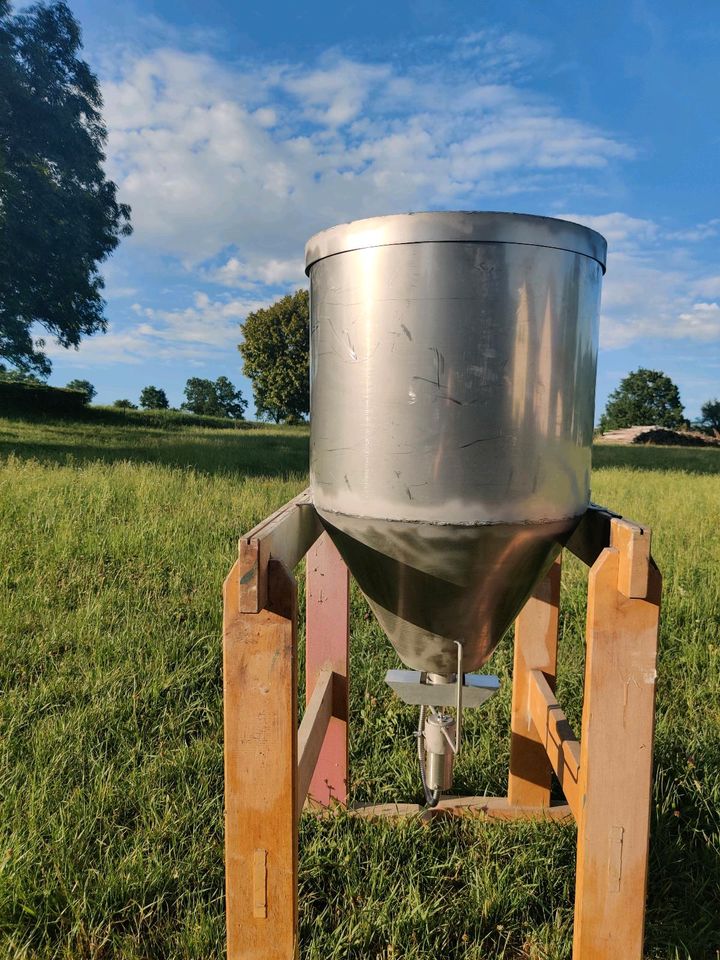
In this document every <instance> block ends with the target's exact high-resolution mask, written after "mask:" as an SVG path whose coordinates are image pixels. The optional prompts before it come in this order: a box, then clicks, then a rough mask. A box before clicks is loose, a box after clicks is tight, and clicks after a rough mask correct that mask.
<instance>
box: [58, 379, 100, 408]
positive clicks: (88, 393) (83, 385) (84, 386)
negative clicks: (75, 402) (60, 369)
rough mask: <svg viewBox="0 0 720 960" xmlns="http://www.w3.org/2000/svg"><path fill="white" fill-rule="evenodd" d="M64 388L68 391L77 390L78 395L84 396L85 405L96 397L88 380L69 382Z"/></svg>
mask: <svg viewBox="0 0 720 960" xmlns="http://www.w3.org/2000/svg"><path fill="white" fill-rule="evenodd" d="M65 386H66V388H67V389H68V390H77V392H78V393H83V394H85V397H86V400H85V403H90V402H91V401H92V399H93V398H94V397H96V396H97V390H96V389H95V387H94V386H93V385H92V384H91V383H90V381H89V380H71V381H70V383H67V384H65Z"/></svg>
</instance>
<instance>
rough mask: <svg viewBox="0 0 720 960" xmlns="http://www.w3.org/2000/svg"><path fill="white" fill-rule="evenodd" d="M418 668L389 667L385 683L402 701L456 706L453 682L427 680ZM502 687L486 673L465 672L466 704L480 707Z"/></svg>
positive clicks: (426, 704)
mask: <svg viewBox="0 0 720 960" xmlns="http://www.w3.org/2000/svg"><path fill="white" fill-rule="evenodd" d="M422 677H423V674H422V673H420V672H419V671H418V670H388V672H387V673H386V674H385V682H386V683H387V685H388V686H389V687H390V688H391V689H392V691H393V693H395V694H397V696H398V697H400V699H401V700H402V701H403V703H409V704H413V705H415V706H426V707H431V706H432V707H454V706H455V702H456V693H457V691H456V689H455V687H456V685H455V684H454V683H425V682H423V680H422ZM499 689H500V680H499V679H498V678H497V677H495V676H492V675H491V674H486V673H466V674H464V676H463V685H462V705H463V707H479V706H480V705H481V704H483V703H485V701H486V700H488V699H489V698H490V697H492V696H493V694H495V693H497V692H498V690H499Z"/></svg>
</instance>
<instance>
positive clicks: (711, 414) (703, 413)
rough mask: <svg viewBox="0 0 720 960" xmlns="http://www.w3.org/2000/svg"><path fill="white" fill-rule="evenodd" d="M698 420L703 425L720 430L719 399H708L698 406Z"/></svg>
mask: <svg viewBox="0 0 720 960" xmlns="http://www.w3.org/2000/svg"><path fill="white" fill-rule="evenodd" d="M700 422H701V423H702V425H703V426H704V427H709V428H710V429H711V430H717V431H720V400H718V399H717V397H716V398H715V399H714V400H708V402H707V403H704V404H703V405H702V407H700Z"/></svg>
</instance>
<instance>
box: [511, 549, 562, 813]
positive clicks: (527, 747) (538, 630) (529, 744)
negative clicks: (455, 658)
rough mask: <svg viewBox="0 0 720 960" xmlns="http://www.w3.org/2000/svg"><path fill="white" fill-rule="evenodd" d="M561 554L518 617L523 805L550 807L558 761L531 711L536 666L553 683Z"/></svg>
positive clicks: (516, 734)
mask: <svg viewBox="0 0 720 960" xmlns="http://www.w3.org/2000/svg"><path fill="white" fill-rule="evenodd" d="M560 574H561V557H558V558H557V560H556V561H555V563H554V564H553V565H552V567H551V568H550V571H549V573H548V575H547V576H546V577H545V579H544V580H543V581H542V582H541V583H540V584H538V586H537V587H536V589H535V592H534V593H533V595H532V596H531V597H530V599H529V600H528V602H527V603H526V604H525V606H524V607H523V609H522V610H521V612H520V615H519V616H518V618H517V620H516V621H515V653H514V666H513V690H512V708H511V720H510V724H511V731H512V739H511V744H510V776H509V779H508V800H509V802H510V804H511V805H514V806H518V807H549V806H550V783H551V776H552V766H551V764H550V761H549V760H548V757H547V754H546V752H545V745H544V743H543V741H542V738H541V736H540V734H539V733H538V731H537V730H536V728H535V726H534V724H533V722H532V718H531V715H530V671H531V670H533V669H537V670H542V672H543V673H544V674H545V676H546V677H547V678H548V683H549V684H550V685H551V686H553V685H554V682H555V670H556V666H557V637H558V617H559V613H558V608H559V605H560Z"/></svg>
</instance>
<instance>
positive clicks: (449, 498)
mask: <svg viewBox="0 0 720 960" xmlns="http://www.w3.org/2000/svg"><path fill="white" fill-rule="evenodd" d="M447 216H448V215H446V214H425V215H423V217H424V219H423V222H422V224H421V227H422V236H424V237H431V236H432V218H433V217H436V218H438V229H437V236H438V237H440V238H447V237H448V235H450V234H449V226H448V220H447ZM504 216H505V217H507V218H509V219H510V220H511V223H510V226H511V227H512V231H511V234H508V230H509V227H508V228H505V232H504V233H503V226H502V217H503V215H499V214H492V215H486V214H453V215H452V217H453V218H455V220H457V218H464V219H465V220H466V221H469V225H466V227H465V230H466V234H467V235H469V236H472V237H473V239H472V240H471V241H469V242H468V241H465V240H448V239H440V240H433V239H427V240H423V241H408V240H407V237H408V236H412V233H408V231H409V230H410V228H411V226H412V224H411V225H410V226H408V222H407V221H408V220H410V219H412V218H408V217H389V218H386V219H387V221H388V223H387V224H386V226H385V227H384V228H383V230H382V231H381V232H378V230H379V228H378V226H377V224H378V222H379V221H381V220H383V219H384V218H376V219H375V220H373V221H361V222H359V223H360V225H362V223H370V224H373V225H374V226H373V230H374V231H375V233H374V234H373V232H372V231H371V230H365V232H364V233H363V231H362V230H361V229H360V228H359V226H358V224H350V225H345V226H343V227H342V228H334V229H333V230H330V231H327V232H326V233H327V234H328V235H332V236H330V237H329V238H328V237H325V238H324V239H323V235H320V239H318V238H313V239H312V240H311V241H310V242H309V244H308V248H307V258H308V263H309V274H310V282H311V358H312V359H311V408H312V412H311V463H310V483H311V489H312V494H313V502H314V503H315V506H316V507H317V508H318V510H319V512H320V513H321V516H322V517H323V519H324V521H325V522H326V525H327V526H328V529H329V530H330V532H331V534H332V535H333V538H334V539H335V540H336V543H337V544H338V547H339V548H340V550H341V552H342V553H343V555H344V556H345V559H346V561H347V562H348V563H349V565H350V568H351V570H352V571H353V573H354V575H355V576H356V579H357V580H358V582H359V583H360V586H361V587H362V589H363V590H364V591H365V593H366V595H367V596H368V598H369V599H370V602H371V604H372V605H373V607H374V608H375V611H376V613H377V615H378V618H379V619H380V622H381V623H382V625H383V627H384V628H385V629H386V631H387V632H388V635H389V636H390V639H391V640H392V641H393V643H394V644H395V646H396V648H397V650H398V653H399V654H400V656H401V658H402V659H403V660H404V662H405V663H407V664H408V666H410V667H413V668H414V669H419V670H432V671H435V672H450V669H451V666H452V660H453V657H454V652H453V650H454V647H453V641H454V640H455V639H460V640H461V641H462V642H463V643H464V645H465V651H466V659H465V669H466V670H472V669H475V668H476V667H477V666H478V665H479V664H480V663H482V662H483V661H484V660H485V659H487V657H488V656H489V654H490V652H491V651H492V648H493V647H494V646H495V644H496V643H497V641H498V640H499V638H500V636H501V635H502V633H503V632H504V630H505V629H506V628H507V626H508V625H509V623H510V622H511V621H512V619H513V617H514V616H515V614H516V613H517V610H518V609H519V607H520V606H521V605H522V602H523V601H524V599H525V598H526V596H527V595H528V593H529V592H530V590H531V589H532V587H533V585H534V583H535V582H536V581H537V579H538V578H539V576H541V575H542V573H543V571H544V570H545V569H546V568H547V566H548V564H549V562H551V561H552V558H553V556H554V555H555V554H556V553H557V550H558V549H559V543H560V541H561V540H562V539H563V538H564V537H565V536H567V534H568V533H569V532H570V531H571V530H572V528H573V526H574V524H575V522H576V520H577V518H579V517H580V516H581V515H582V514H583V512H584V511H585V509H586V508H587V505H588V502H589V483H590V446H591V441H592V430H593V413H594V393H595V370H596V362H597V332H598V331H597V328H598V310H599V298H600V286H601V277H602V269H603V268H602V266H601V262H600V261H601V260H603V259H604V246H603V244H604V241H602V238H599V235H597V234H595V233H594V232H593V231H589V230H588V231H586V230H585V229H584V228H582V227H580V226H578V225H567V224H562V222H560V227H559V228H558V229H557V230H555V231H554V232H553V230H552V229H550V228H548V226H547V224H548V223H550V224H553V223H554V221H548V220H547V219H546V218H532V217H518V216H517V215H504ZM483 218H485V220H484V219H483ZM415 222H416V223H417V222H418V221H415ZM453 222H455V221H453ZM524 222H526V227H527V229H526V231H525V233H524V234H523V232H522V228H523V223H524ZM483 223H486V225H487V231H486V234H487V236H489V237H498V236H503V235H512V236H513V237H515V238H516V239H514V240H513V241H512V242H501V241H498V240H497V239H494V240H489V241H487V242H485V241H482V240H478V239H477V238H478V237H482V236H483V235H484V234H483ZM451 226H452V224H451ZM568 226H571V227H572V229H568ZM414 229H416V231H417V229H418V228H417V227H415V228H414ZM453 229H456V227H455V226H453ZM458 229H459V228H458ZM343 231H345V234H343ZM393 235H397V236H398V237H399V238H401V239H402V242H399V243H393V242H392V237H393ZM418 235H419V234H418ZM343 236H346V239H347V242H348V243H349V244H352V245H354V247H355V248H354V249H351V250H347V251H345V252H342V238H343ZM362 236H364V237H365V241H366V242H367V243H368V244H370V243H371V242H372V238H373V236H375V237H376V238H377V237H378V236H380V237H381V238H382V245H379V246H372V245H366V246H361V247H358V246H357V244H358V242H359V241H358V237H362ZM522 236H525V237H526V241H522V240H521V239H518V238H520V237H522ZM558 236H562V243H563V244H564V246H562V247H560V246H553V245H549V244H548V245H543V246H540V245H537V244H536V243H533V242H531V241H533V240H536V241H543V240H545V239H546V238H548V237H549V238H551V239H552V238H557V237H558ZM573 238H575V247H576V248H577V250H578V251H580V252H575V251H574V250H572V249H566V247H567V246H568V245H569V244H570V243H571V242H573ZM319 250H330V251H331V255H328V256H325V257H324V258H322V259H314V258H315V257H316V255H317V253H318V251H319ZM595 256H600V260H598V259H596V258H595ZM489 525H490V526H494V527H495V529H494V530H490V529H487V528H488V526H489ZM434 527H440V528H444V529H440V530H437V529H435V530H433V528H434ZM463 528H465V529H463ZM468 528H470V529H468ZM473 528H474V529H473ZM501 528H504V529H501ZM383 557H384V558H386V561H385V562H383V561H382V559H381V558H383ZM380 571H382V572H380ZM428 578H429V579H428ZM386 581H387V583H386ZM448 585H452V589H450V590H449V588H448ZM439 664H441V665H445V666H446V667H447V668H448V669H444V668H443V666H439Z"/></svg>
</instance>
